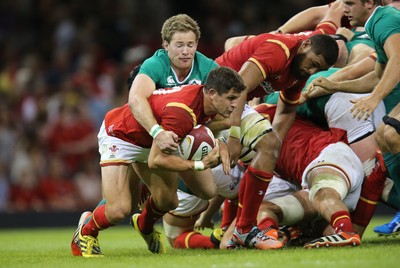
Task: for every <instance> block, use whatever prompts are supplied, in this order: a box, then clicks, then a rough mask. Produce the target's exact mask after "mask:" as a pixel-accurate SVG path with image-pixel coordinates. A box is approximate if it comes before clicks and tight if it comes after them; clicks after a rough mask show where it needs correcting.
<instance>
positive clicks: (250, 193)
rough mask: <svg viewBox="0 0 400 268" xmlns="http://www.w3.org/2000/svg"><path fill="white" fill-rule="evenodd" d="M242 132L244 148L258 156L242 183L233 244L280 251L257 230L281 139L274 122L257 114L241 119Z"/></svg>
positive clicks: (253, 159) (278, 243) (277, 243)
mask: <svg viewBox="0 0 400 268" xmlns="http://www.w3.org/2000/svg"><path fill="white" fill-rule="evenodd" d="M241 133H244V136H243V137H241V140H242V144H243V146H245V147H247V148H250V149H253V151H254V152H255V154H254V156H253V158H252V160H251V162H250V164H249V165H248V167H247V170H246V172H245V173H244V176H243V178H242V181H241V185H240V189H239V209H238V213H237V218H236V228H235V230H234V234H233V238H232V239H233V242H235V243H236V244H240V245H242V246H246V247H256V248H258V249H269V248H278V247H279V248H280V247H282V244H281V242H279V241H277V240H275V239H272V238H270V237H267V236H266V235H265V233H264V232H263V231H261V230H259V229H258V227H257V213H258V209H259V207H260V205H261V203H262V200H263V198H264V195H265V192H266V190H267V188H268V184H269V182H270V181H271V179H272V176H273V170H274V168H275V163H276V159H277V156H278V154H279V151H280V146H281V140H280V138H279V137H278V135H277V133H276V132H274V131H273V129H272V126H271V123H270V122H269V121H268V120H267V119H266V118H264V117H263V116H261V115H260V114H258V113H251V114H249V115H247V116H246V117H244V118H243V119H242V122H241Z"/></svg>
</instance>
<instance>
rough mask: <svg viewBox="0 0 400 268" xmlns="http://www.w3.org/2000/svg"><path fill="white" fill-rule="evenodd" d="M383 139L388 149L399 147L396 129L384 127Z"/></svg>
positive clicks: (399, 141)
mask: <svg viewBox="0 0 400 268" xmlns="http://www.w3.org/2000/svg"><path fill="white" fill-rule="evenodd" d="M383 139H384V140H385V143H386V144H387V145H388V147H390V148H393V147H400V135H399V133H397V131H396V129H394V128H393V127H391V126H385V128H384V133H383Z"/></svg>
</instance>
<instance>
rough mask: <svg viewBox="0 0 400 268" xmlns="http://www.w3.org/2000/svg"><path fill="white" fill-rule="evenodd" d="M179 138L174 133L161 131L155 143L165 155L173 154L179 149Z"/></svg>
mask: <svg viewBox="0 0 400 268" xmlns="http://www.w3.org/2000/svg"><path fill="white" fill-rule="evenodd" d="M178 138H179V137H178V135H176V134H175V133H174V132H172V131H161V132H160V134H158V135H157V137H156V138H155V139H154V141H155V143H156V144H157V146H158V148H160V150H161V151H162V152H163V153H165V154H171V153H173V152H175V151H176V150H177V149H178V145H179V139H178Z"/></svg>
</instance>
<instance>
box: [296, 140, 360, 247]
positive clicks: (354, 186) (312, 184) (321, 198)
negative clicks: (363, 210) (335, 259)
mask: <svg viewBox="0 0 400 268" xmlns="http://www.w3.org/2000/svg"><path fill="white" fill-rule="evenodd" d="M363 174H364V172H363V168H362V164H361V161H360V160H359V158H358V157H357V156H356V155H355V154H354V152H353V151H352V150H351V149H350V147H349V146H347V145H346V144H344V143H341V142H340V143H336V144H332V145H330V146H328V147H326V148H325V149H324V150H323V151H322V152H321V154H320V156H319V157H317V158H316V159H315V160H314V161H312V162H311V163H310V165H309V166H308V167H307V168H306V170H305V172H304V175H303V184H304V185H307V187H308V188H309V189H310V201H311V202H312V204H313V206H314V207H315V209H316V210H317V211H318V213H319V214H320V215H321V216H322V217H323V218H324V219H325V220H327V221H328V222H330V224H331V226H332V227H333V229H334V230H335V232H336V235H330V236H324V237H321V238H319V239H316V240H313V241H311V242H309V243H307V244H306V245H305V247H306V248H314V247H320V246H346V245H359V244H360V243H361V241H360V237H359V236H358V234H356V233H355V232H354V229H353V225H352V222H351V217H350V211H351V210H353V209H354V208H355V206H356V204H357V200H358V198H359V195H360V190H361V184H362V180H363V177H364V176H363Z"/></svg>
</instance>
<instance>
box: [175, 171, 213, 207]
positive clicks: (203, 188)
mask: <svg viewBox="0 0 400 268" xmlns="http://www.w3.org/2000/svg"><path fill="white" fill-rule="evenodd" d="M179 175H180V177H181V179H182V180H183V181H184V182H185V184H186V185H187V186H188V187H189V189H190V190H191V191H192V192H193V193H194V194H195V195H196V196H198V197H200V198H202V199H204V200H209V199H211V198H213V197H214V196H215V195H216V193H217V186H216V184H215V181H214V176H213V174H212V172H211V169H206V170H203V171H192V170H191V171H185V172H180V173H179Z"/></svg>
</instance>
